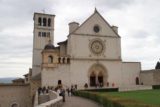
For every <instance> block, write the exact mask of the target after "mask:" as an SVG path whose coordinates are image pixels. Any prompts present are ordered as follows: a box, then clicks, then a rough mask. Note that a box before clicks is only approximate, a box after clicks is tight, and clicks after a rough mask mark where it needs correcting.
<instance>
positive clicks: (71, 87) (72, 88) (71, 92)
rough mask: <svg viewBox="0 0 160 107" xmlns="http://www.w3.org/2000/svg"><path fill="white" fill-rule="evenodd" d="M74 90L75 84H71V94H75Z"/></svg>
mask: <svg viewBox="0 0 160 107" xmlns="http://www.w3.org/2000/svg"><path fill="white" fill-rule="evenodd" d="M73 91H74V89H73V85H72V86H71V96H72V95H73Z"/></svg>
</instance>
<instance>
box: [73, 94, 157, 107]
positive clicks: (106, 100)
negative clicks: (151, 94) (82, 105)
mask: <svg viewBox="0 0 160 107" xmlns="http://www.w3.org/2000/svg"><path fill="white" fill-rule="evenodd" d="M74 94H75V95H76V96H80V97H84V98H87V99H91V100H93V101H95V102H97V103H99V104H100V105H101V106H102V107H158V106H154V105H148V104H144V103H142V102H139V101H135V100H129V99H122V98H120V97H113V96H107V95H105V96H103V95H100V94H99V93H96V92H88V91H76V92H75V93H74Z"/></svg>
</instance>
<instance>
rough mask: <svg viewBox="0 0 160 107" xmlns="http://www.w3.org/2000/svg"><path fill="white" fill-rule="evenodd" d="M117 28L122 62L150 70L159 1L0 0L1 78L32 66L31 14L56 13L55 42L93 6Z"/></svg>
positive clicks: (157, 48) (159, 50)
mask: <svg viewBox="0 0 160 107" xmlns="http://www.w3.org/2000/svg"><path fill="white" fill-rule="evenodd" d="M95 7H97V10H98V11H99V12H100V14H101V15H102V16H103V17H104V18H105V19H106V20H107V21H108V22H109V23H110V25H116V26H118V27H119V34H120V36H121V43H122V59H123V61H138V62H141V65H142V69H153V68H154V67H155V64H156V62H157V61H158V59H159V58H160V0H0V13H1V14H0V21H1V22H0V77H22V75H24V74H26V73H27V72H28V69H29V68H30V67H32V44H33V13H34V12H43V10H45V13H48V14H55V15H56V17H55V45H56V43H57V42H60V41H63V40H65V39H67V35H68V23H69V22H71V21H76V22H79V23H80V24H81V23H82V22H83V21H85V20H86V18H88V17H89V16H90V15H91V14H93V12H94V8H95Z"/></svg>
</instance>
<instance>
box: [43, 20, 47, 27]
mask: <svg viewBox="0 0 160 107" xmlns="http://www.w3.org/2000/svg"><path fill="white" fill-rule="evenodd" d="M46 25H47V23H46V18H43V26H46Z"/></svg>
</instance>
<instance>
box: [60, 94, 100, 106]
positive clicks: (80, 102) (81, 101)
mask: <svg viewBox="0 0 160 107" xmlns="http://www.w3.org/2000/svg"><path fill="white" fill-rule="evenodd" d="M62 107H100V105H99V104H97V103H96V102H94V101H92V100H88V99H85V98H81V97H76V96H72V97H68V96H67V97H66V102H65V103H64V104H63V106H62Z"/></svg>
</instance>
